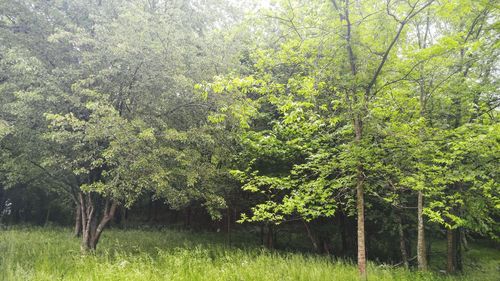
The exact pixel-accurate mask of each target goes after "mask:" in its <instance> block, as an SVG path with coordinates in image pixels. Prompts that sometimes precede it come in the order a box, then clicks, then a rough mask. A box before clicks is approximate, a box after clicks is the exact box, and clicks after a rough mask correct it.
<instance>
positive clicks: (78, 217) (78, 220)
mask: <svg viewBox="0 0 500 281" xmlns="http://www.w3.org/2000/svg"><path fill="white" fill-rule="evenodd" d="M74 229H75V230H74V232H73V233H74V235H75V237H79V236H80V235H81V234H82V209H81V207H80V203H77V204H76V207H75V228H74Z"/></svg>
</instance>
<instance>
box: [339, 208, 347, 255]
mask: <svg viewBox="0 0 500 281" xmlns="http://www.w3.org/2000/svg"><path fill="white" fill-rule="evenodd" d="M340 239H341V240H342V255H344V257H346V256H347V253H348V251H349V250H348V248H349V247H348V243H347V224H346V217H345V214H344V213H343V212H341V213H340Z"/></svg>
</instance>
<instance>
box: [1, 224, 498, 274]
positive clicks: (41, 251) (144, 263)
mask: <svg viewBox="0 0 500 281" xmlns="http://www.w3.org/2000/svg"><path fill="white" fill-rule="evenodd" d="M70 233H71V232H70V231H69V230H68V229H63V228H51V229H44V228H25V229H20V228H17V229H10V230H3V231H2V230H0V280H8V281H17V280H22V281H24V280H47V281H48V280H50V281H53V280H78V281H81V280H95V281H104V280H141V281H142V280H147V281H153V280H179V281H180V280H186V281H197V280H200V281H211V280H221V281H224V280H228V281H229V280H231V281H238V280H262V281H264V280H265V281H269V280H293V281H295V280H297V281H301V280H302V281H312V280H358V279H357V276H358V273H357V268H356V266H355V265H353V264H351V263H347V262H343V261H334V260H332V259H330V258H327V257H323V256H314V255H306V254H299V253H278V252H271V251H268V250H265V249H261V248H259V247H258V246H255V247H247V248H244V247H228V246H226V245H225V244H224V243H223V238H221V237H220V235H219V236H217V235H216V234H210V233H206V234H192V233H189V232H179V231H141V230H127V231H122V230H107V231H105V233H104V236H103V237H102V240H101V241H102V243H100V244H99V245H98V250H97V252H96V253H95V254H88V255H82V254H81V253H80V251H79V241H78V239H76V238H73V237H71V234H70ZM483 250H484V251H490V252H488V255H487V256H488V260H487V261H485V262H487V264H488V265H495V262H498V257H499V254H498V253H496V252H495V251H494V250H488V249H483ZM483 250H482V251H483ZM476 251H477V250H476ZM476 254H477V253H476ZM498 273H499V272H498V268H495V266H492V267H491V268H490V267H486V268H485V269H483V270H482V271H481V270H476V269H474V270H472V269H471V270H470V271H469V272H468V273H466V274H465V275H462V276H455V277H447V276H445V275H442V274H436V273H419V272H413V271H408V270H404V269H401V268H396V269H395V268H384V267H381V266H379V265H375V264H370V265H369V277H370V279H371V280H412V281H415V280H478V281H479V280H498V279H495V278H496V277H497V274H498Z"/></svg>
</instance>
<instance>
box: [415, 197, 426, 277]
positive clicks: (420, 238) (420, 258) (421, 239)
mask: <svg viewBox="0 0 500 281" xmlns="http://www.w3.org/2000/svg"><path fill="white" fill-rule="evenodd" d="M417 205H418V207H417V217H418V228H417V262H418V269H419V270H422V271H426V270H427V253H426V248H425V228H424V217H423V209H424V195H423V194H422V191H418V203H417Z"/></svg>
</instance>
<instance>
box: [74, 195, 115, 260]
mask: <svg viewBox="0 0 500 281" xmlns="http://www.w3.org/2000/svg"><path fill="white" fill-rule="evenodd" d="M79 198H80V208H81V215H82V242H81V246H80V248H81V250H82V252H89V251H90V252H93V251H95V250H96V248H97V243H98V242H99V239H100V237H101V234H102V231H103V230H104V228H105V227H106V225H107V224H108V223H109V221H110V220H111V219H112V218H113V217H114V215H115V213H116V208H117V207H118V204H117V203H116V202H115V201H114V200H109V199H107V200H106V203H105V206H104V210H103V215H102V218H101V220H100V221H99V224H97V217H96V210H97V208H96V204H95V202H94V198H92V194H90V193H87V194H84V193H83V192H80V193H79Z"/></svg>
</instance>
